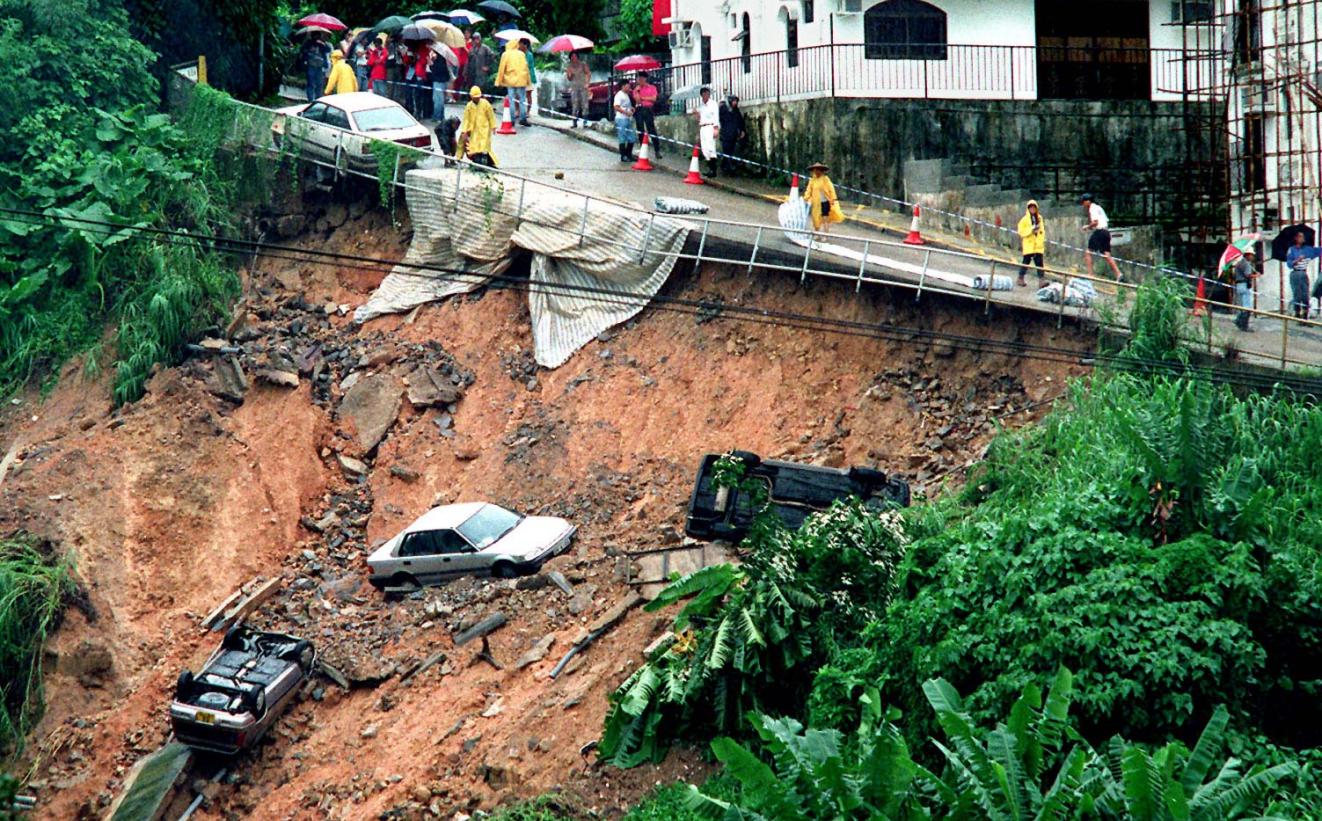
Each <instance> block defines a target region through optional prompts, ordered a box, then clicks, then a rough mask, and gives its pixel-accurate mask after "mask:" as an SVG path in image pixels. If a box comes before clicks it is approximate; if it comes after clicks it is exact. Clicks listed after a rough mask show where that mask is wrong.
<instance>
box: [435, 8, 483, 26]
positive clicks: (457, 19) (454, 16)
mask: <svg viewBox="0 0 1322 821" xmlns="http://www.w3.org/2000/svg"><path fill="white" fill-rule="evenodd" d="M445 16H446V17H449V18H450V22H451V23H454V24H455V25H456V26H475V25H477V24H478V23H485V22H486V21H487V18H485V17H483V16H482V15H480V14H478V13H477V12H475V11H469V10H468V9H455V10H454V11H447V12H446V13H445Z"/></svg>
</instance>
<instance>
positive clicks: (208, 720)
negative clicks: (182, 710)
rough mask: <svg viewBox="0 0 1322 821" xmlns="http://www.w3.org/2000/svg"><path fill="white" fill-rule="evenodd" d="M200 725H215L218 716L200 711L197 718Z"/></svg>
mask: <svg viewBox="0 0 1322 821" xmlns="http://www.w3.org/2000/svg"><path fill="white" fill-rule="evenodd" d="M195 718H196V719H197V721H198V723H199V724H215V723H216V714H215V713H208V712H207V711H206V710H198V711H197V715H196V716H195Z"/></svg>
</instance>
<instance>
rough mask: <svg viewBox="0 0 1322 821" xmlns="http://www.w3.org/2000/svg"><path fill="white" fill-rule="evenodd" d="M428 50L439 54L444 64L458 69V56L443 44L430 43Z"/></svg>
mask: <svg viewBox="0 0 1322 821" xmlns="http://www.w3.org/2000/svg"><path fill="white" fill-rule="evenodd" d="M429 48H430V49H431V50H432V51H434V52H436V53H437V54H439V55H440V56H442V57H444V58H445V62H447V63H449V64H450V65H452V66H454V67H455V68H458V67H459V55H458V54H455V53H454V49H452V48H450V47H449V46H447V45H446V44H444V43H432V44H431V45H430V46H429Z"/></svg>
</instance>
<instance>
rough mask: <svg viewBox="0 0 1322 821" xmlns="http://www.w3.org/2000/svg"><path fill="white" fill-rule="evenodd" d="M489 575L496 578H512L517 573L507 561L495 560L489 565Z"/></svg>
mask: <svg viewBox="0 0 1322 821" xmlns="http://www.w3.org/2000/svg"><path fill="white" fill-rule="evenodd" d="M491 575H493V576H495V577H496V578H498V579H512V578H514V577H515V576H517V575H519V573H518V571H517V570H515V569H514V565H512V564H510V563H509V562H496V563H495V564H493V565H492V566H491Z"/></svg>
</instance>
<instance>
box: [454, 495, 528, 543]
mask: <svg viewBox="0 0 1322 821" xmlns="http://www.w3.org/2000/svg"><path fill="white" fill-rule="evenodd" d="M521 519H522V517H521V516H519V515H518V514H517V513H510V512H509V511H508V510H506V509H505V508H503V507H496V506H495V505H483V506H482V507H481V508H480V509H479V510H478V511H477V512H476V513H474V514H473V515H472V516H469V517H468V521H466V522H464V523H463V524H461V525H459V532H460V533H461V534H463V537H464V538H465V539H467V540H468V541H469V542H470V543H471V544H472V545H473V547H475V548H477V549H478V550H482V549H484V548H487V547H490V546H491V545H492V544H494V543H495V542H496V540H497V539H499V538H500V537H501V536H504V535H505V534H506V533H509V532H510V531H511V530H513V529H514V526H515V525H517V524H518V523H519V521H520V520H521Z"/></svg>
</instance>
